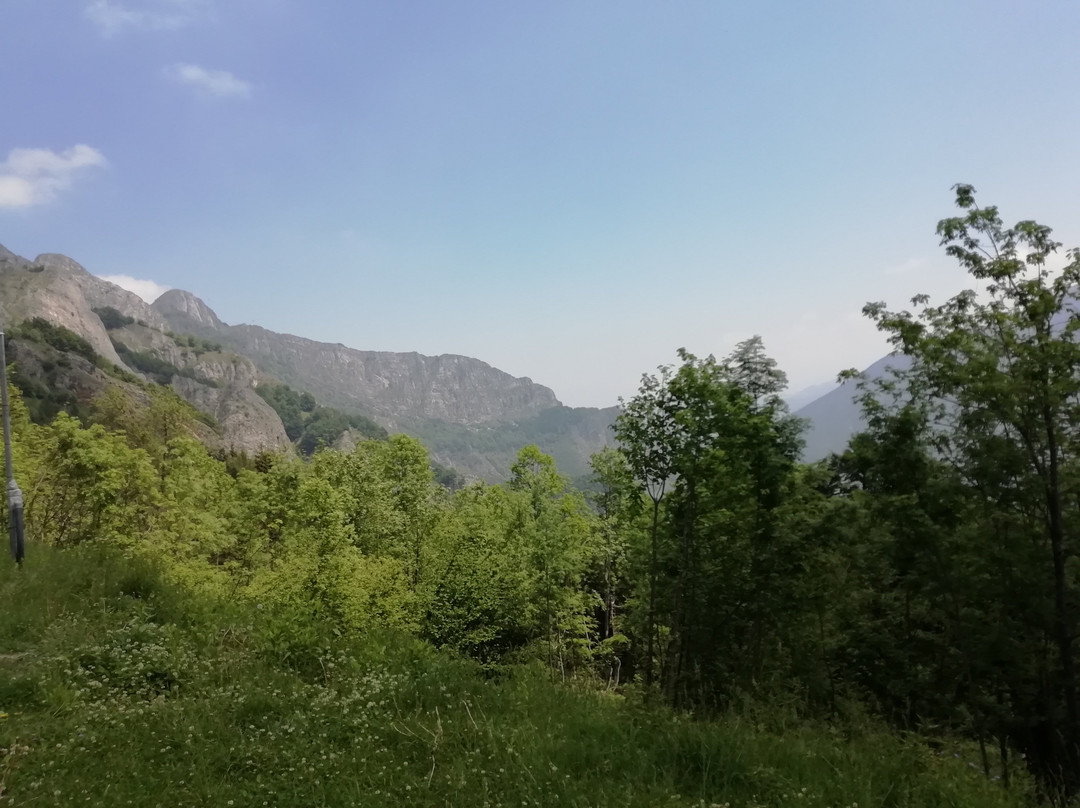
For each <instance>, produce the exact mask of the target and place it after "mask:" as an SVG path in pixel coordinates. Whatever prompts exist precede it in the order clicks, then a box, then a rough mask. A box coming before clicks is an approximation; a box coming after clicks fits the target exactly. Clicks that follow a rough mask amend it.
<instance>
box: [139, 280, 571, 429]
mask: <svg viewBox="0 0 1080 808" xmlns="http://www.w3.org/2000/svg"><path fill="white" fill-rule="evenodd" d="M153 307H154V308H155V309H157V311H158V312H159V313H161V315H162V316H164V317H165V319H166V320H167V321H168V322H169V324H170V326H171V327H172V329H173V330H174V331H177V332H181V333H193V334H198V335H200V336H204V337H210V338H212V339H215V340H219V341H221V342H222V343H224V344H225V345H228V346H229V347H230V348H232V349H233V350H235V351H237V352H239V353H241V354H243V355H245V356H247V357H249V358H251V360H252V361H253V362H254V363H255V365H256V366H257V367H258V368H259V370H261V371H263V372H265V373H268V374H270V375H273V376H275V377H277V378H280V379H281V380H282V381H284V382H286V383H287V384H290V385H292V386H293V387H295V388H297V389H299V390H306V391H308V392H310V393H311V394H312V395H314V396H315V398H316V399H318V400H319V401H320V402H321V403H323V404H326V405H328V406H331V407H337V408H340V409H343V410H352V411H357V410H359V411H362V412H365V413H367V414H369V415H372V416H374V417H376V418H379V419H380V420H382V421H384V422H385V423H386V424H387V425H389V426H391V427H393V426H397V425H399V424H402V423H406V422H409V421H413V420H416V419H438V420H443V421H449V422H451V423H459V424H477V423H483V422H485V421H492V420H506V419H512V418H519V417H524V416H528V415H532V414H535V413H537V412H540V411H542V410H544V409H547V408H549V407H557V406H559V400H558V399H557V398H556V397H555V394H554V393H553V392H552V391H551V390H550V389H549V388H547V387H544V386H542V385H539V384H536V383H534V382H533V381H532V380H531V379H528V378H516V377H514V376H511V375H510V374H509V373H504V372H503V371H501V370H498V369H496V368H493V367H492V366H491V365H489V364H487V363H486V362H482V361H480V360H479V359H472V358H470V357H467V356H455V355H452V354H443V355H442V356H424V355H422V354H418V353H393V352H389V351H359V350H356V349H354V348H347V347H346V346H344V345H341V344H340V343H339V344H336V345H332V344H329V343H325V342H315V341H314V340H310V339H304V338H303V337H296V336H293V335H291V334H278V333H276V332H274V331H269V330H267V329H265V328H261V327H259V326H255V325H237V326H230V325H227V324H225V323H223V322H222V321H221V320H220V319H219V318H218V316H217V315H216V314H214V312H213V311H212V310H211V309H210V307H208V306H207V305H206V304H205V303H203V302H202V301H201V300H199V299H198V298H197V297H195V296H194V295H192V294H190V293H189V292H183V291H181V290H178V289H174V290H171V291H169V292H166V293H165V294H163V295H162V296H161V297H160V298H158V299H157V300H155V301H154V304H153Z"/></svg>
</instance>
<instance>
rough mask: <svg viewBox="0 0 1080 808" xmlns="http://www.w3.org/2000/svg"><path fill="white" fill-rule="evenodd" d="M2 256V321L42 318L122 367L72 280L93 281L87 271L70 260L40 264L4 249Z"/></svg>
mask: <svg viewBox="0 0 1080 808" xmlns="http://www.w3.org/2000/svg"><path fill="white" fill-rule="evenodd" d="M4 253H5V254H6V260H4V261H3V262H2V263H0V312H2V314H3V318H4V322H19V321H21V320H25V319H29V318H31V317H43V318H45V319H46V320H48V321H49V322H51V323H56V324H57V325H62V326H64V327H65V328H68V329H71V330H72V331H74V332H75V333H76V334H78V335H80V336H81V337H84V338H85V339H86V340H87V341H88V342H89V343H90V345H91V347H93V349H94V350H95V351H96V352H97V353H99V354H101V355H102V356H103V357H105V358H106V359H108V360H109V361H110V362H113V363H114V364H117V365H120V364H123V363H122V362H121V361H120V357H119V356H117V354H116V351H115V349H113V346H112V342H111V341H110V340H109V335H108V333H107V332H106V331H105V326H104V325H102V323H101V318H99V317H98V316H97V315H96V314H94V312H93V311H92V307H91V305H90V303H89V302H88V301H87V299H86V296H85V295H84V294H83V292H82V288H81V287H80V284H79V282H77V281H76V280H75V278H76V277H77V276H85V277H86V278H93V276H92V275H90V273H89V272H87V271H86V270H85V269H83V268H82V267H81V266H79V265H78V264H76V263H75V262H74V261H72V260H71V259H70V258H67V259H64V261H63V262H54V263H51V264H43V263H40V262H30V261H27V260H26V259H23V258H19V257H18V256H14V255H13V254H12V253H11V252H10V251H8V250H4ZM61 257H62V256H61ZM95 280H97V279H95ZM102 282H104V281H102Z"/></svg>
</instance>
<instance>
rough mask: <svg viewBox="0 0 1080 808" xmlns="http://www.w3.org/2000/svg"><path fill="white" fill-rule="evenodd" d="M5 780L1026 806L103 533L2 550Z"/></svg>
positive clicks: (209, 790) (193, 790) (940, 754)
mask: <svg viewBox="0 0 1080 808" xmlns="http://www.w3.org/2000/svg"><path fill="white" fill-rule="evenodd" d="M0 602H2V603H3V604H4V609H3V610H0V705H2V712H0V795H2V799H3V804H4V805H12V806H41V805H48V806H54V807H55V808H63V807H64V806H103V807H105V806H109V807H111V806H126V805H132V806H158V805H168V806H170V808H171V807H172V806H176V808H181V807H184V808H186V807H187V806H209V805H213V806H261V805H274V806H313V805H319V806H327V807H328V808H329V807H331V806H342V807H344V806H356V805H371V806H376V805H385V806H392V805H411V806H483V805H491V806H522V805H527V806H551V805H568V806H611V805H621V806H657V805H664V806H687V808H689V807H690V806H694V807H695V808H696V807H697V806H723V805H729V806H736V805H737V806H790V805H798V806H812V808H824V807H825V806H855V805H859V806H872V805H889V806H897V808H901V807H904V806H912V807H914V806H927V808H929V807H930V806H945V805H948V806H957V808H962V807H964V806H970V807H971V808H995V807H996V806H1002V808H1004V806H1022V805H1025V804H1027V803H1025V802H1024V800H1023V799H1022V792H1021V791H1019V790H1014V791H1013V792H1012V793H1011V794H1010V793H1007V792H1004V791H1002V790H1001V789H1000V788H999V787H997V786H995V785H993V784H992V783H990V782H988V781H987V780H986V779H985V778H984V777H983V776H982V775H981V774H980V773H976V772H974V771H973V770H972V769H971V767H970V766H968V765H967V762H966V760H965V759H957V758H955V757H954V756H953V751H956V752H958V753H959V752H963V753H964V755H965V756H967V755H970V754H971V753H972V751H973V750H970V749H963V748H960V747H957V748H956V749H955V750H953V749H951V748H950V749H947V750H946V749H939V750H937V751H931V750H930V749H928V748H926V747H924V746H921V745H920V744H919V743H918V742H916V741H906V740H903V739H901V738H899V737H896V736H890V735H887V734H884V733H882V732H880V731H877V730H875V729H873V728H871V727H870V726H869V725H866V724H861V725H859V726H851V727H848V728H847V729H846V730H845V731H844V732H837V731H835V730H834V729H830V728H827V727H824V726H817V725H814V724H812V723H808V722H798V721H791V720H788V721H782V720H781V718H782V716H783V712H782V711H780V710H777V711H774V712H771V713H768V714H763V713H760V712H759V713H750V712H747V713H744V714H741V715H733V716H731V717H729V718H726V719H724V720H720V721H715V722H699V721H693V720H689V719H687V718H684V717H680V716H677V715H676V714H674V713H671V712H668V711H666V710H664V709H661V708H653V707H647V706H645V705H643V704H642V703H641V702H640V700H639V699H638V698H637V697H636V696H634V695H632V694H631V695H617V694H615V693H613V692H611V691H608V690H606V689H604V688H603V687H601V686H599V685H598V684H597V685H592V686H582V685H581V684H580V683H579V684H577V685H574V684H572V683H571V684H563V683H559V682H557V681H553V680H552V677H551V676H550V675H549V674H548V673H546V672H545V671H544V670H542V669H540V668H537V667H533V666H523V667H517V668H513V669H505V670H503V671H501V672H500V673H499V675H497V676H494V677H493V676H491V675H490V673H488V674H485V673H484V672H483V671H482V670H481V668H480V667H479V666H478V665H476V663H472V662H469V661H466V660H462V659H459V658H455V657H454V656H452V655H449V654H445V653H438V652H436V651H435V650H433V649H432V648H431V647H430V646H429V645H427V644H425V643H423V642H420V641H418V640H416V639H413V638H411V637H408V636H405V635H401V634H396V633H391V632H385V631H372V632H368V633H366V634H365V635H363V636H361V637H352V638H344V637H341V636H339V635H337V633H336V632H334V631H333V630H332V627H331V626H330V625H328V624H326V623H323V622H321V621H319V620H318V619H315V618H311V617H308V618H307V619H304V620H297V619H295V618H296V616H295V615H294V616H292V617H293V618H294V619H289V620H286V619H284V616H283V615H272V614H269V613H268V611H267V610H265V609H259V608H258V604H256V603H246V602H235V601H232V600H230V599H227V598H221V597H217V598H211V597H206V596H201V597H196V596H194V595H193V594H192V593H191V592H190V591H186V590H185V589H184V588H182V587H180V586H178V585H176V584H174V583H169V582H167V581H166V580H165V578H164V577H163V576H162V574H161V573H160V572H158V571H157V570H155V569H154V567H153V566H152V565H149V564H147V563H145V562H138V561H134V560H132V559H130V558H124V557H122V556H120V555H119V554H116V553H114V552H109V551H106V550H104V549H102V548H100V547H95V546H92V545H87V546H83V547H80V548H77V549H72V550H56V549H50V548H44V547H41V546H38V545H32V546H31V547H30V549H29V553H28V560H27V562H26V565H25V567H24V568H22V569H17V568H15V567H14V566H13V565H7V564H5V565H3V566H0Z"/></svg>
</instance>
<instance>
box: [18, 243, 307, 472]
mask: <svg viewBox="0 0 1080 808" xmlns="http://www.w3.org/2000/svg"><path fill="white" fill-rule="evenodd" d="M104 306H109V307H112V308H114V309H116V310H117V311H119V312H120V313H121V314H124V315H126V316H128V317H132V318H134V319H135V320H136V321H137V322H136V323H135V324H133V325H130V326H127V327H125V328H123V329H119V330H118V331H116V332H114V333H113V336H114V337H115V338H116V339H117V340H119V341H120V342H122V343H123V344H124V345H125V346H127V347H128V348H130V349H131V350H135V351H139V352H143V353H148V354H151V355H153V356H155V357H157V358H159V359H161V360H163V361H164V362H167V363H169V364H171V365H173V366H175V367H176V368H178V369H181V370H188V371H191V375H192V376H194V378H189V377H186V376H179V375H177V376H174V377H173V380H172V384H171V386H172V387H173V389H174V390H175V391H176V392H177V393H179V394H180V395H181V396H182V397H183V398H185V399H186V400H187V401H189V402H190V403H191V404H193V405H194V406H195V407H196V408H198V409H200V410H202V411H203V412H205V413H207V414H208V415H211V416H213V418H214V419H215V420H216V421H217V422H218V425H219V434H218V435H216V436H214V438H213V439H212V440H210V442H211V443H213V444H215V445H220V446H222V447H224V448H226V449H230V448H231V449H235V450H237V451H241V450H243V451H246V452H248V453H249V454H253V453H256V452H259V451H261V450H263V449H272V450H273V449H284V448H287V447H288V446H289V445H290V444H289V439H288V437H287V436H286V435H285V428H284V427H283V426H282V424H281V419H280V418H278V416H277V413H275V412H274V410H273V408H271V407H270V405H268V404H267V403H266V402H265V401H263V400H262V398H260V397H259V395H258V394H257V393H256V392H255V385H256V377H257V375H258V371H257V370H256V368H255V365H254V364H252V362H251V361H250V360H248V359H246V358H244V357H242V356H237V355H236V354H232V353H227V352H211V353H205V352H203V353H200V352H196V351H194V350H191V349H190V348H185V347H184V346H181V345H178V344H177V343H176V341H175V340H174V339H172V338H171V337H169V336H168V335H167V334H165V333H164V331H166V330H167V329H168V328H169V324H168V322H167V321H166V320H165V318H164V317H163V316H162V315H161V314H159V313H158V312H157V311H156V310H155V309H152V308H151V307H150V306H149V305H148V304H147V303H146V302H145V301H143V300H142V298H140V297H139V296H138V295H135V294H132V293H131V292H128V291H126V290H124V289H121V288H120V287H119V286H116V285H115V284H112V283H109V282H108V281H105V280H102V279H101V278H98V277H95V276H94V275H91V274H90V273H89V272H87V271H86V269H84V268H83V267H82V266H80V265H79V264H77V263H76V262H75V261H73V260H71V259H70V258H68V257H66V256H63V255H55V254H51V253H47V254H44V255H39V256H38V257H37V258H35V259H34V260H33V261H28V260H26V259H25V258H20V257H19V256H17V255H15V254H14V253H12V252H11V251H10V250H7V249H5V248H3V247H2V246H0V311H2V313H3V317H4V322H12V323H17V322H20V321H22V320H25V319H28V318H31V317H43V318H44V319H46V320H48V321H49V322H52V323H56V324H58V325H62V326H64V327H65V328H69V329H70V330H72V331H74V332H75V333H76V334H79V335H80V336H82V337H84V338H86V340H87V341H88V342H89V343H90V345H91V347H93V349H94V350H95V351H96V352H97V353H99V354H100V355H101V356H103V357H105V358H106V359H108V360H109V361H110V362H112V363H113V364H116V365H120V366H126V365H125V363H124V361H123V359H122V357H121V356H120V355H119V354H118V353H117V351H116V349H115V348H114V347H113V342H112V339H111V338H110V335H109V332H108V331H107V330H106V329H105V326H104V325H103V323H102V322H101V318H100V317H98V315H97V314H95V313H94V311H93V309H95V308H101V307H104ZM130 369H131V370H132V371H133V372H135V373H137V374H138V370H137V369H135V368H130ZM138 375H141V374H138ZM84 377H85V378H84ZM91 378H92V379H93V380H94V384H96V385H97V387H93V389H91V385H90V383H89V382H87V381H86V379H91ZM76 381H77V382H78V384H77V385H76V384H75V381H73V382H72V386H73V388H77V389H75V390H74V392H76V394H78V395H79V396H80V397H81V398H86V397H88V396H91V395H92V394H96V393H97V392H100V391H101V389H104V386H106V385H107V384H109V383H114V380H113V381H110V380H109V379H108V377H107V376H106V375H105V374H100V373H99V374H83V376H80V377H79V378H78V379H77V380H76Z"/></svg>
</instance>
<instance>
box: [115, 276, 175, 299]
mask: <svg viewBox="0 0 1080 808" xmlns="http://www.w3.org/2000/svg"><path fill="white" fill-rule="evenodd" d="M98 277H99V278H101V279H102V280H103V281H108V282H109V283H115V284H116V285H117V286H119V287H120V288H121V289H127V290H128V291H129V292H134V293H135V294H137V295H138V296H139V297H141V298H142V299H143V300H145V301H146V302H147V303H153V302H154V301H155V300H157V299H158V298H159V297H161V296H162V295H163V294H165V292H167V291H169V290H170V289H172V287H171V286H162V285H161V284H160V283H158V282H157V281H148V280H142V279H141V278H133V277H131V276H130V275H99V276H98Z"/></svg>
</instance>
